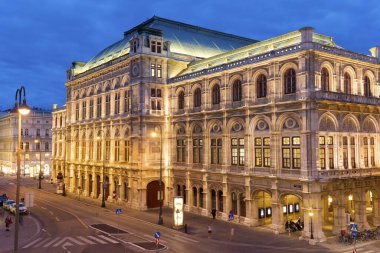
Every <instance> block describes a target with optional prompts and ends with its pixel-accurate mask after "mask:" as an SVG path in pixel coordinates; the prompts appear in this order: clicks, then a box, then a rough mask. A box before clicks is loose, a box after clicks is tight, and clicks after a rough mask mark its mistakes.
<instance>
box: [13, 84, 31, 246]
mask: <svg viewBox="0 0 380 253" xmlns="http://www.w3.org/2000/svg"><path fill="white" fill-rule="evenodd" d="M22 95H23V101H22V103H21V97H22ZM17 99H18V101H17ZM12 113H18V142H17V176H16V212H15V239H14V249H13V252H17V251H18V230H19V216H20V210H19V207H20V173H21V170H20V169H21V128H22V122H21V116H26V115H28V114H29V113H30V108H29V107H28V106H27V104H26V96H25V88H24V86H21V88H20V89H17V90H16V96H15V107H14V108H13V109H12Z"/></svg>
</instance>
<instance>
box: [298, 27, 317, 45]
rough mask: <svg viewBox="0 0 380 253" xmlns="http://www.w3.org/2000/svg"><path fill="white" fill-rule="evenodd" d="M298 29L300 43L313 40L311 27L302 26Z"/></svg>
mask: <svg viewBox="0 0 380 253" xmlns="http://www.w3.org/2000/svg"><path fill="white" fill-rule="evenodd" d="M298 31H299V32H300V33H301V43H305V42H313V31H314V28H313V27H303V28H301V29H299V30H298Z"/></svg>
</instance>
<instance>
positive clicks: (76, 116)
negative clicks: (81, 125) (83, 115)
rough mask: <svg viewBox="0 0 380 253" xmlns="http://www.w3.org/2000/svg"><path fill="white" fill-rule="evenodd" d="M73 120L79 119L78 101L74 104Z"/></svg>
mask: <svg viewBox="0 0 380 253" xmlns="http://www.w3.org/2000/svg"><path fill="white" fill-rule="evenodd" d="M75 120H79V103H77V104H76V105H75Z"/></svg>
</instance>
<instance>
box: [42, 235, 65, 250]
mask: <svg viewBox="0 0 380 253" xmlns="http://www.w3.org/2000/svg"><path fill="white" fill-rule="evenodd" d="M60 238H61V237H59V236H58V237H57V238H54V239H53V240H51V241H50V242H48V243H47V244H45V245H44V248H47V247H49V246H50V245H52V244H53V243H55V242H56V241H58V240H59V239H60Z"/></svg>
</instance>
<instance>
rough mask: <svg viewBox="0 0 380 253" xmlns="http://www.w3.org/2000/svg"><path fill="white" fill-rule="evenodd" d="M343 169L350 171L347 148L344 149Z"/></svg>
mask: <svg viewBox="0 0 380 253" xmlns="http://www.w3.org/2000/svg"><path fill="white" fill-rule="evenodd" d="M343 167H344V168H345V169H348V151H347V148H343Z"/></svg>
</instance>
